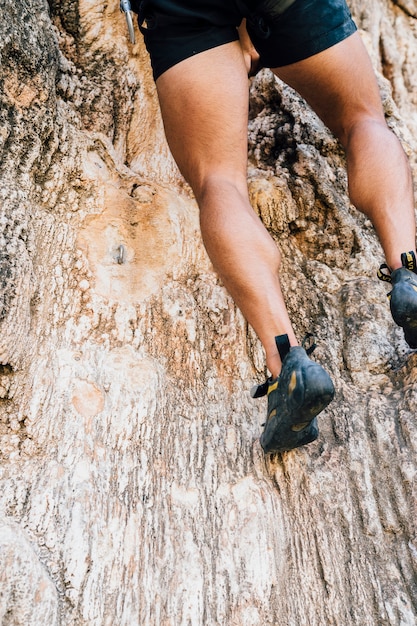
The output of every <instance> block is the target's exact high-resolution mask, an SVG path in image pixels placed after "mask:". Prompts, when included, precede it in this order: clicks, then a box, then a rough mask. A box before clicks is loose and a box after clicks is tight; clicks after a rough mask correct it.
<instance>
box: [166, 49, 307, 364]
mask: <svg viewBox="0 0 417 626" xmlns="http://www.w3.org/2000/svg"><path fill="white" fill-rule="evenodd" d="M157 89H158V95H159V100H160V104H161V111H162V116H163V119H164V124H165V132H166V136H167V139H168V143H169V145H170V149H171V151H172V154H173V156H174V158H175V160H176V162H177V164H178V166H179V168H180V170H181V172H182V174H183V175H184V177H185V178H186V180H187V181H188V182H189V184H190V185H191V187H192V189H193V191H194V193H195V196H196V199H197V202H198V205H199V207H200V220H201V231H202V235H203V240H204V244H205V246H206V249H207V252H208V254H209V256H210V259H211V261H212V263H213V265H214V267H215V269H216V270H217V272H218V273H219V275H220V276H221V278H222V280H223V282H224V284H225V286H226V288H227V289H228V291H229V293H230V294H231V296H232V297H233V299H234V301H235V302H236V304H237V305H238V306H239V308H240V309H241V311H242V313H243V315H244V316H245V318H246V319H247V321H248V322H249V323H250V324H251V325H252V327H253V328H254V330H255V332H256V333H257V335H258V337H259V339H260V340H261V342H262V344H263V346H264V348H265V352H266V360H267V366H268V368H269V370H270V372H271V373H272V375H273V376H277V375H278V374H279V372H280V369H281V362H280V358H279V355H278V352H277V349H276V346H275V341H274V337H275V336H276V335H280V334H288V336H289V339H290V343H291V344H292V345H296V344H297V340H296V338H295V335H294V331H293V329H292V326H291V322H290V320H289V317H288V313H287V310H286V308H285V304H284V300H283V297H282V292H281V287H280V283H279V277H278V271H279V265H280V254H279V251H278V249H277V247H276V245H275V243H274V241H273V240H272V239H271V237H270V236H269V234H268V232H267V231H266V230H265V228H264V226H263V224H262V222H261V221H260V220H259V219H258V217H257V216H256V214H255V213H254V211H253V209H252V207H251V206H250V203H249V198H248V191H247V182H246V175H247V122H248V119H247V117H248V79H247V70H246V68H245V62H244V58H243V53H242V49H241V47H240V44H239V43H238V42H235V43H231V44H226V45H224V46H220V47H218V48H214V49H211V50H207V51H206V52H203V53H201V54H198V55H196V56H194V57H191V58H189V59H187V60H185V61H183V62H182V63H179V64H178V65H175V66H174V67H172V68H170V69H169V70H168V71H167V72H165V73H164V74H162V76H160V77H159V79H158V80H157Z"/></svg>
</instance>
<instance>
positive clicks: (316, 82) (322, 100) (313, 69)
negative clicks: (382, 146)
mask: <svg viewBox="0 0 417 626" xmlns="http://www.w3.org/2000/svg"><path fill="white" fill-rule="evenodd" d="M273 71H274V73H275V74H276V75H277V76H278V77H279V78H281V79H282V80H284V82H286V83H287V84H288V85H290V86H291V87H293V88H294V89H295V90H296V91H298V93H299V94H300V95H301V96H303V98H305V100H307V102H308V103H309V104H310V106H311V107H312V108H313V109H314V110H315V112H316V113H317V114H318V115H319V117H320V118H321V119H322V120H323V122H324V123H325V124H326V126H328V128H330V130H331V131H332V132H333V133H334V134H335V135H336V136H337V137H338V138H339V139H340V141H341V142H342V144H343V145H346V141H347V137H348V135H349V130H350V129H351V128H352V126H353V125H354V124H355V123H356V122H357V121H358V120H359V119H360V118H363V117H366V118H368V119H369V118H372V119H374V120H376V121H378V122H383V121H384V113H383V109H382V104H381V98H380V93H379V89H378V85H377V82H376V78H375V73H374V70H373V67H372V64H371V61H370V58H369V56H368V53H367V51H366V49H365V46H364V45H363V43H362V40H361V38H360V36H359V34H358V33H355V34H353V35H351V36H350V37H348V38H347V39H345V40H343V41H341V42H340V43H338V44H336V45H334V46H332V47H331V48H329V49H327V50H325V51H323V52H321V53H319V54H317V55H314V56H312V57H309V58H308V59H305V60H303V61H300V62H298V63H293V64H291V65H287V66H285V67H277V68H275V69H274V70H273Z"/></svg>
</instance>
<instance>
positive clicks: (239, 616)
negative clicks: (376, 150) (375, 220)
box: [0, 0, 417, 626]
mask: <svg viewBox="0 0 417 626" xmlns="http://www.w3.org/2000/svg"><path fill="white" fill-rule="evenodd" d="M351 7H352V10H353V13H354V15H355V17H356V19H357V21H358V24H359V26H360V27H361V29H362V31H363V35H364V39H365V42H366V44H367V45H368V48H369V50H370V52H371V55H372V58H373V60H374V63H375V68H376V70H377V71H378V72H379V80H380V85H381V91H382V94H383V99H384V106H385V110H386V113H387V117H388V120H389V123H390V124H391V125H392V127H393V128H394V129H395V131H396V132H397V133H398V134H399V136H400V137H401V138H402V140H403V141H404V145H405V146H406V149H407V151H408V153H409V154H410V158H411V160H412V163H413V167H414V168H415V164H416V156H417V149H416V142H415V140H414V137H415V136H416V132H417V90H416V85H417V63H416V56H417V31H416V25H417V21H416V18H417V3H416V2H415V1H413V0H401V1H400V0H398V1H397V2H389V1H388V0H369V1H368V2H366V3H364V2H357V1H356V0H353V1H352V2H351ZM0 9H1V15H2V18H3V19H2V20H0V55H1V56H0V58H1V65H0V116H1V125H0V150H1V162H0V180H1V185H0V194H1V207H0V223H1V235H0V237H1V247H0V285H1V292H0V363H1V364H2V365H1V367H0V397H1V400H0V453H1V466H0V467H1V482H0V485H1V487H0V616H1V623H2V624H4V625H5V626H9V625H10V626H11V625H13V626H17V625H19V626H29V625H30V626H41V625H42V626H43V625H46V624H47V625H48V626H49V625H51V626H52V625H54V624H62V625H65V626H70V625H71V626H75V625H77V626H79V625H82V624H86V625H87V624H88V625H90V624H91V625H109V626H110V625H111V626H113V625H114V624H117V625H120V626H136V625H141V626H151V625H152V626H153V625H155V626H159V625H163V626H182V625H184V626H197V625H198V626H200V625H201V626H203V625H204V626H211V625H213V626H214V625H217V624H219V625H222V626H235V625H236V626H255V625H265V626H266V625H268V624H271V625H279V626H288V625H291V626H293V625H294V626H295V625H297V626H304V625H305V626H323V625H324V624H326V625H329V626H330V625H337V626H339V625H351V624H352V625H358V626H368V625H372V626H385V625H388V624H390V625H391V624H392V625H398V626H400V625H401V626H413V625H415V624H416V621H417V583H416V580H417V529H416V519H417V477H416V472H417V444H416V442H417V423H416V418H415V413H416V397H417V360H416V359H417V357H416V355H415V354H414V353H410V351H409V350H408V349H407V346H406V344H405V343H404V340H403V338H402V335H401V331H400V330H399V329H398V328H396V327H395V326H394V324H393V322H392V320H391V318H390V315H389V311H388V305H387V301H386V297H385V291H386V290H385V287H384V285H382V284H379V283H377V282H376V281H375V270H376V268H377V266H378V264H379V262H380V261H381V260H382V259H381V250H380V247H379V244H378V243H377V241H376V238H375V235H374V233H373V230H372V227H371V225H370V224H369V222H367V220H366V219H365V218H364V217H363V216H361V215H359V214H358V213H357V212H356V211H355V209H354V208H353V207H351V206H350V205H349V202H348V199H347V195H346V176H345V170H344V157H343V153H342V151H341V150H340V147H339V146H338V144H337V142H336V141H335V140H334V139H333V138H332V137H331V136H330V134H329V133H328V131H327V130H326V128H324V127H323V125H322V124H321V123H320V122H319V121H318V120H317V118H315V117H314V116H313V114H312V113H311V112H310V111H309V110H308V109H307V108H306V106H305V104H304V103H303V102H302V101H301V100H300V99H299V98H298V97H297V96H296V95H295V94H294V92H292V91H291V90H289V89H288V88H286V87H285V86H283V85H282V84H280V83H279V82H277V81H275V80H274V79H273V78H272V76H271V74H270V73H269V72H268V71H263V72H262V73H260V74H259V75H258V76H257V77H256V78H255V79H254V80H253V81H252V84H251V87H250V91H251V116H250V123H249V151H250V166H249V187H250V193H251V197H252V199H253V204H254V207H255V209H256V210H257V212H258V213H259V215H260V216H261V218H262V219H263V221H264V223H265V224H266V226H267V227H268V229H269V230H270V232H271V233H272V235H273V236H274V237H275V238H276V240H277V242H279V245H280V247H281V249H282V252H283V255H284V269H283V284H284V289H285V293H286V297H287V302H288V307H289V309H290V312H291V316H292V319H293V320H294V323H295V327H296V330H297V333H298V335H299V336H300V337H302V335H303V334H304V333H305V332H307V331H313V332H314V333H315V334H316V336H317V338H318V342H319V348H318V349H317V351H316V358H317V360H318V361H320V362H322V363H325V364H326V366H327V368H328V369H329V371H330V372H331V374H332V376H333V378H334V380H335V384H336V388H337V396H336V401H335V402H334V403H333V404H332V405H331V406H330V407H329V409H328V410H327V411H326V412H325V414H324V415H323V417H322V418H321V421H320V423H321V436H320V439H319V441H318V442H316V443H314V444H312V445H311V446H309V447H308V448H307V449H302V450H299V451H296V452H293V453H288V454H285V455H279V456H271V457H268V458H266V459H265V458H264V455H263V454H262V451H261V449H260V446H259V443H258V437H259V434H260V431H261V427H260V424H261V422H262V421H263V420H264V411H265V407H264V404H263V402H261V401H257V402H255V401H252V400H251V399H250V398H249V394H248V390H249V388H250V386H251V384H252V383H253V382H254V381H255V380H258V381H259V380H262V378H263V376H264V374H265V371H264V362H263V356H262V351H261V348H260V346H259V343H258V342H257V340H256V338H255V336H254V334H253V332H252V331H251V329H249V328H248V327H247V325H246V324H245V322H244V320H243V318H242V316H241V314H240V313H239V312H238V311H237V310H236V308H235V307H234V305H233V303H232V301H231V299H230V298H229V297H228V295H227V294H226V293H225V291H224V289H223V287H222V286H221V284H220V283H219V280H218V279H217V277H216V275H215V274H214V273H213V271H212V269H211V266H210V264H209V262H208V260H207V257H206V255H205V252H204V250H203V247H202V244H201V239H200V235H199V230H198V212H197V208H196V205H195V202H194V200H193V199H192V197H191V194H190V193H189V190H188V189H187V187H186V185H185V184H184V183H183V181H182V180H181V178H180V176H179V174H178V172H177V170H176V168H175V165H174V164H173V162H172V159H171V157H170V156H169V153H168V150H167V147H166V144H165V142H164V139H163V131H162V124H161V121H160V117H159V113H158V108H157V102H156V98H155V92H154V87H153V83H152V79H151V74H150V67H149V62H148V59H147V56H146V52H145V50H144V48H143V45H142V42H141V41H140V37H139V34H138V33H137V34H138V43H137V44H136V45H135V46H131V45H130V44H129V43H128V41H127V38H126V28H125V23H124V18H123V16H122V15H121V14H120V12H119V9H118V2H111V3H107V2H102V1H98V2H94V3H93V2H91V1H88V0H68V2H65V3H63V2H58V1H57V0H51V2H50V3H49V5H48V3H47V2H46V1H44V0H31V1H30V2H29V0H22V1H21V2H13V1H12V0H1V2H0Z"/></svg>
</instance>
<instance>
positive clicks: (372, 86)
mask: <svg viewBox="0 0 417 626" xmlns="http://www.w3.org/2000/svg"><path fill="white" fill-rule="evenodd" d="M274 72H275V74H277V76H279V77H280V78H282V79H283V80H284V81H285V82H286V83H287V84H289V85H291V86H292V87H294V89H296V90H297V91H298V92H299V93H300V94H301V95H302V96H303V97H304V98H305V99H306V100H307V102H309V104H310V105H311V106H312V107H313V109H314V110H315V111H316V113H317V114H318V115H319V116H320V117H321V119H322V120H323V121H324V123H325V124H326V125H327V126H328V127H329V128H330V130H332V131H333V133H334V134H335V135H336V136H337V137H338V138H339V139H340V141H341V143H342V144H343V146H344V147H345V149H346V155H347V164H348V179H349V194H350V198H351V201H352V203H353V204H354V205H355V206H356V207H357V208H358V209H359V210H360V211H362V212H363V213H365V214H366V215H367V216H368V217H369V218H370V219H371V221H372V223H373V224H374V227H375V230H376V232H377V234H378V237H379V239H380V242H381V245H382V247H383V250H384V253H385V257H386V261H387V263H388V265H389V266H390V267H391V268H392V269H396V268H398V267H400V266H401V260H400V255H401V253H402V252H406V251H409V250H413V251H415V245H416V243H415V236H416V233H415V230H416V226H415V216H414V199H413V188H412V180H411V172H410V167H409V164H408V161H407V157H406V155H405V154H404V151H403V149H402V146H401V144H400V142H399V141H398V139H397V138H396V137H395V135H394V134H393V133H392V132H391V131H390V130H389V128H388V127H387V125H386V123H385V119H384V114H383V110H382V105H381V100H380V95H379V90H378V86H377V83H376V79H375V76H374V72H373V69H372V66H371V62H370V60H369V57H368V55H367V53H366V50H365V48H364V46H363V43H362V41H361V39H360V37H359V35H358V34H357V33H355V34H354V35H352V36H351V37H349V38H348V39H346V40H345V41H342V42H341V43H339V44H338V45H336V46H334V47H332V48H330V49H329V50H326V51H325V52H322V53H320V54H317V55H315V56H313V57H311V58H309V59H306V60H304V61H301V62H299V63H295V64H293V65H287V66H285V67H280V68H276V69H275V70H274Z"/></svg>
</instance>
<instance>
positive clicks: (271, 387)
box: [267, 380, 278, 396]
mask: <svg viewBox="0 0 417 626" xmlns="http://www.w3.org/2000/svg"><path fill="white" fill-rule="evenodd" d="M275 389H278V381H277V380H276V381H275V382H274V383H272V385H270V386H269V387H268V394H267V395H268V396H269V394H270V393H272V392H273V391H275Z"/></svg>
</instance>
